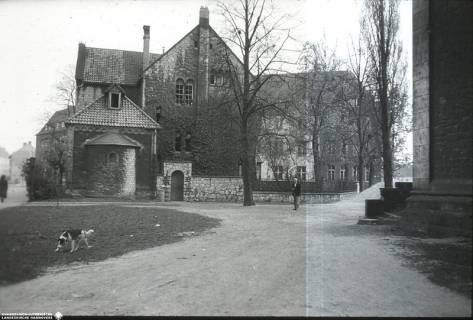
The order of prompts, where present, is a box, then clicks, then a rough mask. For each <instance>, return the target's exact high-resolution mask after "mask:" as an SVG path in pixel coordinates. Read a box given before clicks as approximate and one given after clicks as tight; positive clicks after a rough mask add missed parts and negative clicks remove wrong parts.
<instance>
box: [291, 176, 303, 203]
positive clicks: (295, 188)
mask: <svg viewBox="0 0 473 320" xmlns="http://www.w3.org/2000/svg"><path fill="white" fill-rule="evenodd" d="M292 196H293V197H294V210H297V209H298V208H299V197H300V196H301V183H300V182H299V181H298V180H297V178H294V182H293V183H292Z"/></svg>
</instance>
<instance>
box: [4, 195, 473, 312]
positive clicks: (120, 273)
mask: <svg viewBox="0 0 473 320" xmlns="http://www.w3.org/2000/svg"><path fill="white" fill-rule="evenodd" d="M124 205H133V204H124ZM175 205H176V206H175V208H176V209H178V210H183V211H187V212H194V213H200V214H204V215H208V216H211V217H217V218H220V219H222V225H221V226H220V227H218V228H215V229H212V230H210V231H208V232H207V233H205V234H203V235H200V236H198V237H190V238H188V239H187V240H185V241H183V242H179V243H175V244H171V245H165V246H161V247H157V248H152V249H147V250H143V251H138V252H133V253H130V254H127V255H124V256H122V257H119V258H113V259H109V260H106V261H103V262H99V263H94V264H89V265H78V266H68V267H67V268H66V270H51V271H50V273H49V274H47V275H45V276H43V277H40V278H37V279H35V280H32V281H28V282H23V283H20V284H17V285H13V286H9V287H3V288H0V310H1V311H3V312H52V313H55V312H56V311H60V312H61V313H63V314H75V315H77V314H88V315H101V314H107V315H114V314H115V315H181V316H183V315H275V316H284V315H291V316H305V315H316V316H331V315H334V316H344V315H350V316H361V315H364V316H372V315H376V316H468V315H470V314H471V300H470V299H468V298H465V297H463V296H460V295H458V294H456V293H454V292H452V291H450V290H448V289H445V288H442V287H439V286H436V285H434V284H433V283H431V282H430V281H429V280H428V279H427V278H426V277H425V276H424V275H422V274H420V273H418V272H416V271H415V270H412V269H409V268H407V267H406V266H404V265H403V261H402V259H400V258H399V256H398V255H396V250H401V249H399V248H398V247H396V246H394V245H391V244H390V243H389V242H386V240H385V238H384V236H383V235H381V234H379V233H376V232H375V233H373V232H370V231H369V229H366V228H369V227H370V226H357V225H356V221H357V219H358V216H360V215H362V212H363V211H362V210H363V209H362V202H361V201H355V200H352V201H344V202H341V203H338V204H330V205H329V204H326V205H313V206H304V207H302V208H301V209H302V210H300V211H298V212H297V213H296V215H291V214H292V211H291V210H290V207H289V206H277V205H259V206H256V207H251V208H243V207H241V205H238V204H195V203H192V204H189V203H176V204H175ZM166 207H168V205H167V206H166ZM173 207H174V206H173ZM97 245H99V244H97Z"/></svg>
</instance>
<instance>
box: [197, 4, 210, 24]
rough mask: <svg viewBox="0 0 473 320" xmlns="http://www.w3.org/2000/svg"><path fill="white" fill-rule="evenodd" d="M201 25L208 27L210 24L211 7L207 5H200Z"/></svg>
mask: <svg viewBox="0 0 473 320" xmlns="http://www.w3.org/2000/svg"><path fill="white" fill-rule="evenodd" d="M199 25H200V26H201V27H208V26H209V8H207V7H200V11H199Z"/></svg>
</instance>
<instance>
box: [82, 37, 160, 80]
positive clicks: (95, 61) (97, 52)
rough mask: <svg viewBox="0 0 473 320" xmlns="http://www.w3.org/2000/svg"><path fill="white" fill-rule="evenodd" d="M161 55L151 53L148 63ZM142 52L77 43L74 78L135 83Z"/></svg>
mask: <svg viewBox="0 0 473 320" xmlns="http://www.w3.org/2000/svg"><path fill="white" fill-rule="evenodd" d="M160 56H161V55H159V54H155V53H151V54H150V63H153V61H155V60H157V59H158V58H159V57H160ZM142 63H143V52H137V51H126V50H116V49H102V48H92V47H86V46H85V45H84V44H82V43H81V44H79V53H78V56H77V67H76V79H77V80H81V81H84V82H89V83H110V84H111V83H117V84H121V85H137V84H138V81H139V80H140V77H141V72H142Z"/></svg>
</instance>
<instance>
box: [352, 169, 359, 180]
mask: <svg viewBox="0 0 473 320" xmlns="http://www.w3.org/2000/svg"><path fill="white" fill-rule="evenodd" d="M353 180H355V181H358V166H354V167H353Z"/></svg>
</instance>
